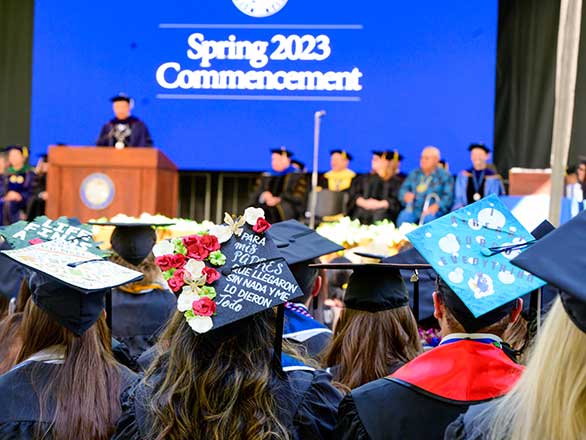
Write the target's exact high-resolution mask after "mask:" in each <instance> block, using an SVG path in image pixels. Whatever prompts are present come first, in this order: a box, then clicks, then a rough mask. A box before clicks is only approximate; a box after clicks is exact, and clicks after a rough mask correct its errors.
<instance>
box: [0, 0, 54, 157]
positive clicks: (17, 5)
mask: <svg viewBox="0 0 586 440" xmlns="http://www.w3.org/2000/svg"><path fill="white" fill-rule="evenodd" d="M33 16H34V0H0V146H5V145H7V144H12V143H21V144H28V143H29V139H30V137H29V132H30V114H31V90H32V59H33V55H32V48H33ZM56 32H58V30H56Z"/></svg>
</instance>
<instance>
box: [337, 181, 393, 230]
mask: <svg viewBox="0 0 586 440" xmlns="http://www.w3.org/2000/svg"><path fill="white" fill-rule="evenodd" d="M400 188H401V179H400V178H399V177H397V176H393V177H391V178H390V179H389V180H383V179H381V178H380V176H379V175H378V174H362V175H360V176H357V177H355V178H354V180H353V181H352V186H351V187H350V199H349V201H348V209H347V212H348V215H349V216H350V217H352V218H354V219H358V220H360V223H362V224H365V225H370V224H372V223H374V222H376V221H379V220H384V219H388V220H391V221H393V222H395V221H396V220H397V216H398V215H399V211H401V203H400V202H399V199H398V198H397V197H398V194H399V189H400ZM359 197H362V198H364V199H376V200H386V201H387V202H388V204H389V207H388V208H387V209H377V210H367V209H364V208H360V207H359V206H358V205H356V201H357V200H358V198H359Z"/></svg>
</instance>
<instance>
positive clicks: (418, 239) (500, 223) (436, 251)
mask: <svg viewBox="0 0 586 440" xmlns="http://www.w3.org/2000/svg"><path fill="white" fill-rule="evenodd" d="M407 238H408V239H409V240H410V241H411V243H412V244H413V246H414V247H415V248H416V249H417V250H418V251H419V252H420V253H421V255H422V256H423V257H424V258H425V259H426V260H427V261H428V262H429V263H430V264H431V265H432V266H433V268H434V269H435V271H436V272H437V273H438V275H439V276H440V277H441V278H442V280H443V281H444V282H445V283H446V284H447V285H448V286H449V287H450V289H452V291H453V292H454V293H455V294H456V295H457V296H458V297H459V298H460V299H461V300H462V302H463V303H464V304H465V305H466V307H467V308H468V309H469V310H470V312H471V313H472V314H473V315H474V317H475V318H478V317H479V316H481V315H484V314H486V313H488V312H490V311H492V310H494V309H496V308H498V307H500V306H502V305H504V304H507V303H509V302H511V301H513V300H514V299H517V298H519V297H521V296H523V295H525V294H527V293H529V292H531V291H533V290H535V289H538V288H540V287H542V286H543V285H544V284H545V281H543V280H542V279H540V278H538V277H537V276H535V275H533V274H531V273H529V272H527V271H526V270H524V269H521V268H519V267H516V266H514V265H513V264H511V260H512V259H513V258H515V257H517V256H518V255H519V254H521V253H522V252H523V251H524V250H525V249H526V248H527V246H528V245H529V244H530V243H533V242H534V241H535V238H534V237H533V236H532V235H531V234H530V233H529V232H528V231H527V230H526V229H525V228H524V227H523V226H522V225H521V223H519V221H518V220H517V219H516V218H515V217H514V216H513V214H512V213H511V212H510V211H509V210H508V209H507V208H506V207H505V205H504V204H503V203H502V202H501V201H500V200H499V199H498V197H497V196H494V195H493V196H489V197H486V198H484V199H482V200H480V201H478V202H476V203H473V204H471V205H468V206H465V207H464V208H461V209H458V210H457V211H454V212H451V213H449V214H447V215H445V216H443V217H441V218H439V219H437V220H434V221H432V222H430V223H427V224H426V225H423V226H421V227H419V228H418V229H416V230H414V231H412V232H410V233H409V234H407Z"/></svg>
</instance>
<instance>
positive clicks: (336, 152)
mask: <svg viewBox="0 0 586 440" xmlns="http://www.w3.org/2000/svg"><path fill="white" fill-rule="evenodd" d="M334 154H340V155H341V156H342V157H343V158H344V159H348V160H352V159H354V157H353V156H352V155H351V154H350V153H348V152H347V151H346V150H340V149H338V150H331V151H330V156H333V155H334Z"/></svg>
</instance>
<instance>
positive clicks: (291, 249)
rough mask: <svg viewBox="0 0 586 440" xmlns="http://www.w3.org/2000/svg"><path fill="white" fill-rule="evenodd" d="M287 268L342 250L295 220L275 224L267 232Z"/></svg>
mask: <svg viewBox="0 0 586 440" xmlns="http://www.w3.org/2000/svg"><path fill="white" fill-rule="evenodd" d="M267 235H268V236H269V237H270V238H271V239H272V240H273V242H274V243H275V245H276V246H277V249H278V250H279V253H280V254H281V255H282V256H283V258H285V261H286V262H287V264H288V265H289V266H291V265H293V264H296V263H301V262H303V261H309V260H313V259H315V258H318V257H321V256H322V255H328V254H332V253H334V252H338V251H341V250H344V247H343V246H340V245H339V244H337V243H334V242H333V241H331V240H328V239H327V238H325V237H324V236H322V235H320V234H318V233H317V232H316V231H315V230H313V229H311V228H308V227H307V226H305V225H304V224H303V223H300V222H298V221H297V220H286V221H284V222H279V223H275V224H274V225H272V226H271V229H269V230H268V231H267Z"/></svg>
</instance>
